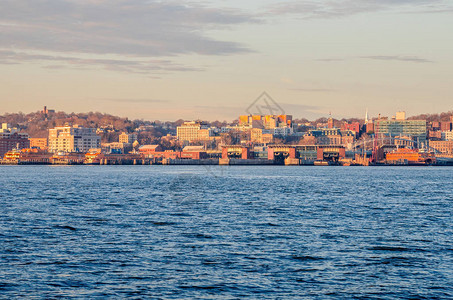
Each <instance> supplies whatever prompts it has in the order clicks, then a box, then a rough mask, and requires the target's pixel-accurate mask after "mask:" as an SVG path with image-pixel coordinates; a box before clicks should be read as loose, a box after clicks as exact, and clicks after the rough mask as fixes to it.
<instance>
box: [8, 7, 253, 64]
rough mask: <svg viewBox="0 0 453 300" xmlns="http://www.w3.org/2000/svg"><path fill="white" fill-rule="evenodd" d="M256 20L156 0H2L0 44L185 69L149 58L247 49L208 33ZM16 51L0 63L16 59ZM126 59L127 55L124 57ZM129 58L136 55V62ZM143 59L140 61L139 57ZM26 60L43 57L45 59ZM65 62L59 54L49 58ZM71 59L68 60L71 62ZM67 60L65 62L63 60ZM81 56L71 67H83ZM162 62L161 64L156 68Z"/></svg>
mask: <svg viewBox="0 0 453 300" xmlns="http://www.w3.org/2000/svg"><path fill="white" fill-rule="evenodd" d="M250 22H257V20H256V19H255V18H254V17H253V16H252V15H249V14H246V13H243V12H241V11H239V10H233V9H222V8H211V7H208V6H206V5H203V4H200V3H194V2H177V1H171V0H170V1H157V0H149V1H147V0H136V1H125V0H108V1H107V0H65V1H63V0H62V1H52V0H24V1H17V0H3V1H1V6H0V45H1V46H2V48H3V49H14V50H16V51H20V52H23V53H29V52H30V51H45V52H55V53H58V54H59V55H60V56H80V54H83V55H86V54H88V55H105V54H111V55H117V56H124V57H125V58H124V60H123V61H110V62H109V61H106V60H97V59H96V60H91V61H90V62H89V63H91V64H96V65H100V66H102V67H104V68H107V69H112V70H115V71H127V72H131V71H136V72H138V73H141V72H151V71H155V68H156V66H157V69H158V70H160V69H161V68H164V69H166V70H170V71H181V68H182V70H183V71H184V70H186V68H185V67H180V66H174V65H173V64H168V63H163V64H162V62H158V63H156V62H154V61H151V62H150V61H149V58H151V57H162V56H166V57H171V56H178V55H183V54H199V55H228V54H238V53H247V52H250V51H251V50H250V49H248V48H247V47H246V46H244V45H241V44H238V43H235V42H230V41H220V40H216V39H213V38H211V37H208V35H207V34H206V32H207V31H208V30H210V29H228V28H229V27H230V26H233V25H237V24H244V23H250ZM21 58H24V57H23V56H18V55H16V56H15V57H10V58H9V59H8V60H4V59H3V60H2V63H13V62H21V60H20V59H21ZM126 58H127V59H126ZM130 58H142V60H140V61H138V62H131V61H129V59H130ZM145 58H146V59H145ZM26 59H28V61H32V60H38V61H42V60H49V58H48V57H47V58H46V57H36V56H35V57H33V56H32V55H29V56H28V57H27V58H26ZM62 60H63V61H68V60H67V59H66V58H62V57H60V58H59V59H54V61H56V62H58V63H60V62H61V61H62ZM72 62H74V60H72ZM69 63H71V62H69ZM84 64H85V62H83V61H82V60H78V61H75V65H84ZM162 65H163V67H162Z"/></svg>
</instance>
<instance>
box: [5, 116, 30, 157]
mask: <svg viewBox="0 0 453 300" xmlns="http://www.w3.org/2000/svg"><path fill="white" fill-rule="evenodd" d="M29 147H30V140H29V139H28V134H26V133H19V129H17V128H12V127H11V126H10V125H9V124H7V123H3V124H2V127H1V129H0V158H3V156H4V155H5V154H6V153H7V152H8V151H11V150H13V149H15V148H16V149H24V148H29Z"/></svg>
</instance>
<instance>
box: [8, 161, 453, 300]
mask: <svg viewBox="0 0 453 300" xmlns="http://www.w3.org/2000/svg"><path fill="white" fill-rule="evenodd" d="M0 189H1V192H0V208H1V209H0V297H1V298H5V299H10V298H22V297H26V298H58V297H63V298H73V297H74V298H108V297H112V298H136V299H142V298H231V299H242V298H255V299H275V298H279V299H286V298H315V299H329V298H332V299H337V298H343V299H351V298H368V299H369V298H371V299H395V298H403V299H423V298H427V299H436V298H442V299H446V298H453V223H452V222H453V217H452V208H453V168H450V167H445V168H440V167H439V168H434V167H426V168H425V167H413V168H410V167H395V168H393V167H382V168H379V167H376V168H366V167H356V168H354V167H350V168H348V167H343V168H341V167H338V168H337V167H223V168H220V167H211V168H206V167H203V166H181V167H177V166H71V167H61V166H60V167H52V166H1V167H0Z"/></svg>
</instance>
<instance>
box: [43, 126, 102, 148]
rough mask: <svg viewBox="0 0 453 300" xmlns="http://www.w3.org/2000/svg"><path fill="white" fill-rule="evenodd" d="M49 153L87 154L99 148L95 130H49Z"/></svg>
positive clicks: (58, 128)
mask: <svg viewBox="0 0 453 300" xmlns="http://www.w3.org/2000/svg"><path fill="white" fill-rule="evenodd" d="M48 147H49V152H60V151H61V152H88V151H89V150H90V149H94V148H100V147H101V137H100V136H98V135H97V134H96V129H95V128H85V127H82V126H78V125H74V126H63V127H55V128H53V129H49V143H48Z"/></svg>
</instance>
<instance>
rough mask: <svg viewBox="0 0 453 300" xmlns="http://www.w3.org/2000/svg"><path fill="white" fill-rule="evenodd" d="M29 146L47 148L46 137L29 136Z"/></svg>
mask: <svg viewBox="0 0 453 300" xmlns="http://www.w3.org/2000/svg"><path fill="white" fill-rule="evenodd" d="M29 140H30V148H39V149H41V150H47V138H30V139H29Z"/></svg>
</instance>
